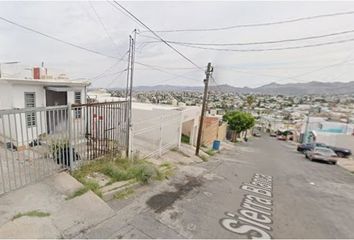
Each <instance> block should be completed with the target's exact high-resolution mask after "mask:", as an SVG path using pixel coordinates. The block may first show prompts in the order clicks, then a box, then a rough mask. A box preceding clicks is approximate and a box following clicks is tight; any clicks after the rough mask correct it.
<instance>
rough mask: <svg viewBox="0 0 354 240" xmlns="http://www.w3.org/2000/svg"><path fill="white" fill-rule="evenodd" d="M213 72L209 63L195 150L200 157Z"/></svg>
mask: <svg viewBox="0 0 354 240" xmlns="http://www.w3.org/2000/svg"><path fill="white" fill-rule="evenodd" d="M212 72H213V67H212V66H211V63H208V67H207V70H206V72H205V76H206V77H205V79H204V95H203V105H202V112H201V114H200V122H199V129H198V138H197V146H196V149H195V155H197V156H198V155H199V149H200V144H201V140H202V131H203V122H204V115H205V110H206V108H207V99H208V87H209V78H210V76H211V74H212Z"/></svg>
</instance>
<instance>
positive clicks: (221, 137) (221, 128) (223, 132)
mask: <svg viewBox="0 0 354 240" xmlns="http://www.w3.org/2000/svg"><path fill="white" fill-rule="evenodd" d="M226 132H227V123H223V124H222V125H221V126H219V128H218V135H217V139H218V140H221V141H224V140H225V139H226Z"/></svg>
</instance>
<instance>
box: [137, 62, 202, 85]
mask: <svg viewBox="0 0 354 240" xmlns="http://www.w3.org/2000/svg"><path fill="white" fill-rule="evenodd" d="M135 63H136V64H138V65H141V66H145V67H147V68H150V69H153V70H156V71H159V72H163V73H166V74H169V75H172V76H175V77H182V78H186V77H185V76H184V75H180V74H174V73H170V72H167V71H165V70H163V69H160V68H158V67H155V66H152V65H149V64H145V63H141V62H135ZM189 79H190V80H195V81H196V79H194V78H189Z"/></svg>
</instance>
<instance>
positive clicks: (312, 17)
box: [156, 11, 354, 33]
mask: <svg viewBox="0 0 354 240" xmlns="http://www.w3.org/2000/svg"><path fill="white" fill-rule="evenodd" d="M351 14H354V11H348V12H337V13H330V14H322V15H315V16H309V17H300V18H294V19H289V20H283V21H277V22H265V23H254V24H239V25H233V26H226V27H218V28H196V29H175V30H159V31H156V32H160V33H161V32H165V33H168V32H206V31H222V30H229V29H235V28H248V27H263V26H271V25H280V24H285V23H294V22H300V21H307V20H313V19H318V18H327V17H335V16H343V15H351Z"/></svg>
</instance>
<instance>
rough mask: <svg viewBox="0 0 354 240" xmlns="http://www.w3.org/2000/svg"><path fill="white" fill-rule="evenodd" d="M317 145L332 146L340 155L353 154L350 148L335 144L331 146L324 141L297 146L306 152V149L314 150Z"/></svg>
mask: <svg viewBox="0 0 354 240" xmlns="http://www.w3.org/2000/svg"><path fill="white" fill-rule="evenodd" d="M315 147H324V148H330V149H332V150H333V151H334V152H335V153H336V154H337V156H338V157H348V156H350V155H351V154H352V152H351V151H350V149H346V148H339V147H333V146H329V145H327V144H324V143H305V144H300V145H298V146H297V150H298V151H299V152H303V153H305V152H306V151H311V150H313V149H314V148H315Z"/></svg>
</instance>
